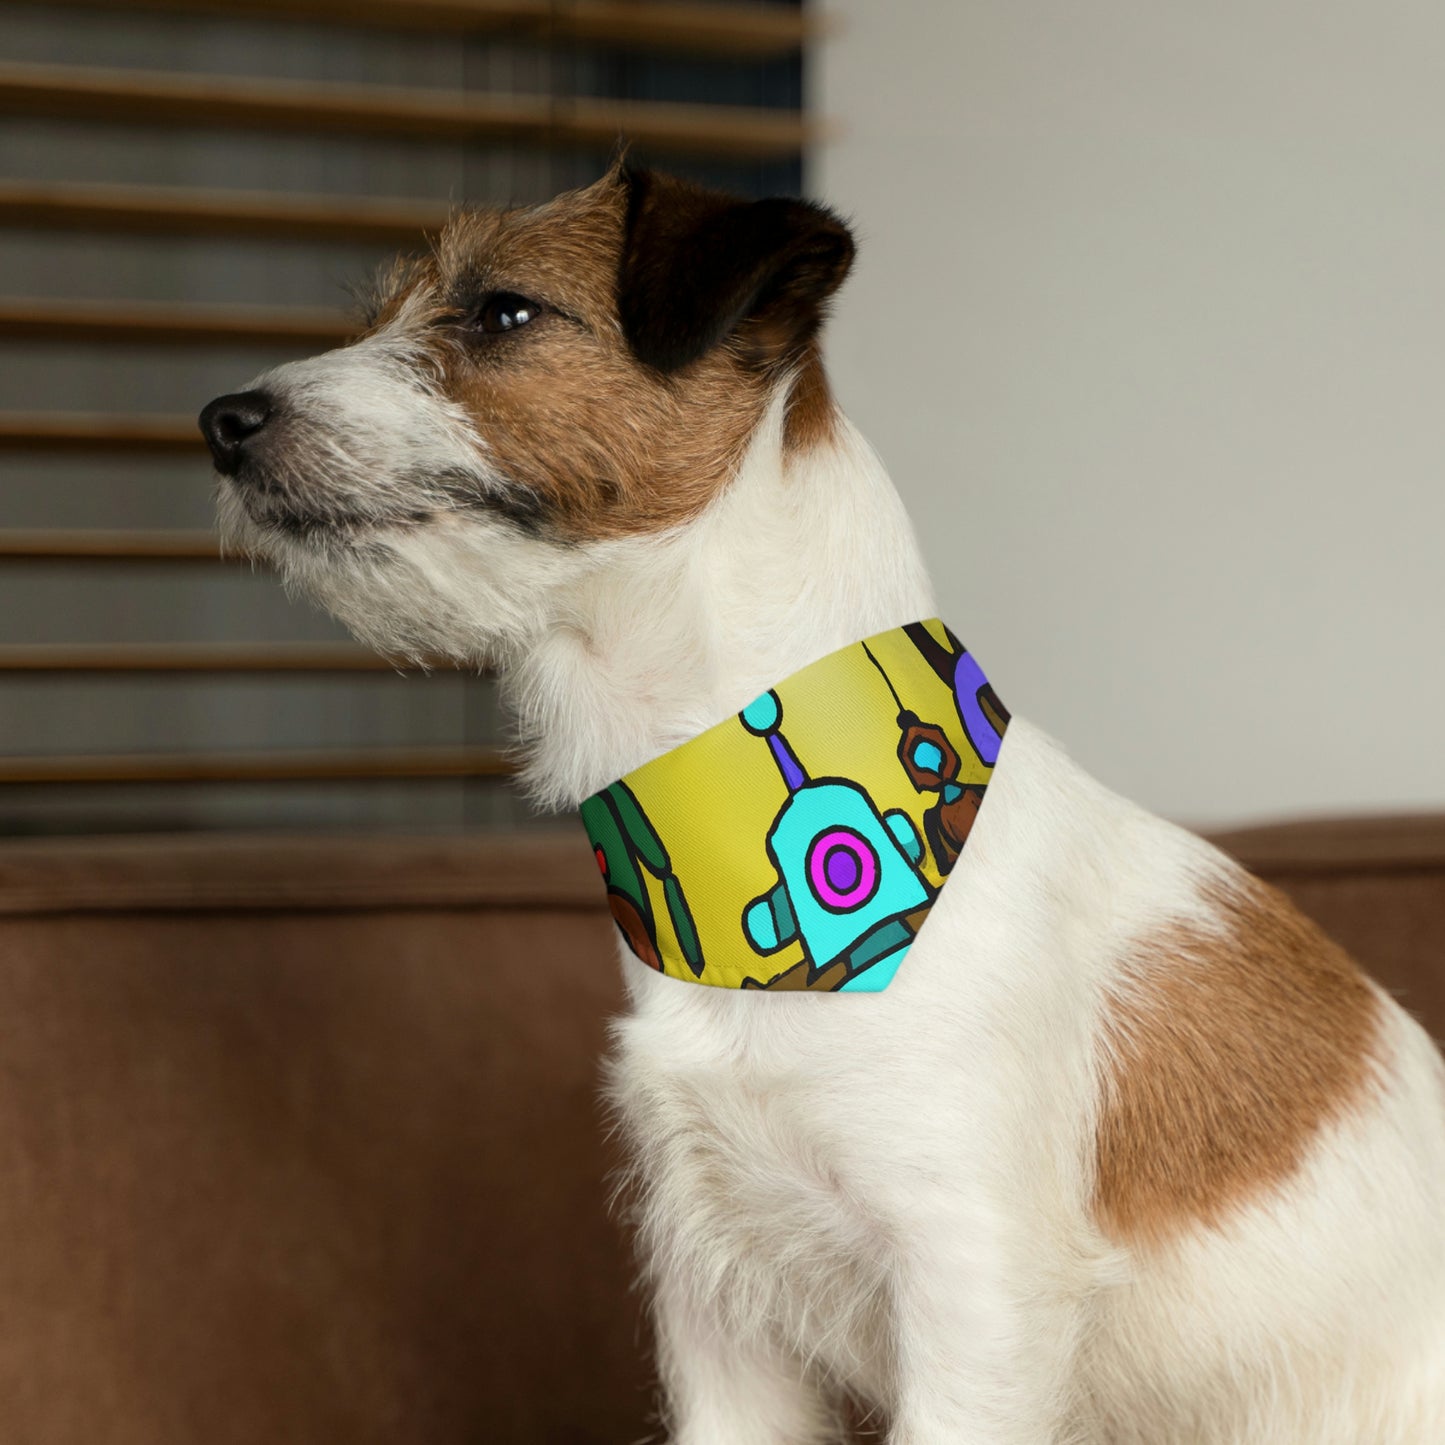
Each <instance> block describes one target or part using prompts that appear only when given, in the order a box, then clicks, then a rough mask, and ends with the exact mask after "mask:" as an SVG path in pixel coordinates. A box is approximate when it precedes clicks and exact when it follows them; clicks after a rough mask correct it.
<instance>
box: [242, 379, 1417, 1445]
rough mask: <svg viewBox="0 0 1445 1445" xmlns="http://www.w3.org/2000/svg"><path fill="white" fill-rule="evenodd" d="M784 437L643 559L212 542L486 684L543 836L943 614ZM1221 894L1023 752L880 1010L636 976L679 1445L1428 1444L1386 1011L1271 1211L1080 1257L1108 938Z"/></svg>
mask: <svg viewBox="0 0 1445 1445" xmlns="http://www.w3.org/2000/svg"><path fill="white" fill-rule="evenodd" d="M323 361H324V359H323ZM320 364H321V363H317V364H316V365H320ZM291 376H293V377H296V378H298V379H299V380H307V384H310V383H311V381H314V377H311V378H310V379H309V380H308V374H305V373H291ZM288 383H289V378H288V369H283V370H282V371H281V372H280V373H278V374H277V375H276V377H274V378H273V379H272V384H273V385H274V386H277V387H280V388H284V387H285V386H286V385H288ZM418 395H422V396H423V398H424V397H425V388H422V389H421V391H420V392H418ZM403 404H405V405H408V406H409V405H412V404H413V397H411V396H406V397H404V399H403ZM425 404H427V405H430V404H431V403H430V402H425ZM781 415H782V413H781V395H780V396H779V398H778V399H777V401H776V403H775V405H774V406H773V407H772V408H771V409H770V411H769V413H768V415H767V418H766V419H765V421H764V422H763V424H762V425H761V427H760V428H759V430H758V433H757V435H756V437H755V439H754V442H753V445H752V448H751V450H750V452H749V453H748V456H747V458H746V460H745V462H744V464H743V465H742V467H741V469H740V471H739V474H738V475H737V477H736V478H735V479H734V481H733V482H732V483H731V485H730V486H729V487H728V489H727V490H725V491H724V492H723V494H722V495H721V496H720V497H719V498H718V499H717V501H716V502H715V504H714V505H713V506H712V507H711V508H710V509H709V510H708V511H707V512H706V513H705V514H704V515H702V516H701V517H700V518H699V519H697V520H696V521H695V522H693V523H691V524H689V525H688V526H686V527H683V528H680V529H678V530H677V531H676V532H674V533H672V534H669V535H666V536H663V537H660V538H659V537H648V538H644V539H638V540H629V541H612V542H606V543H599V544H595V545H590V546H574V547H561V546H556V545H553V544H550V543H547V542H545V541H542V540H538V539H536V538H531V537H526V536H522V535H519V534H517V533H516V532H515V531H514V530H509V529H508V528H506V527H505V526H502V525H499V524H497V523H495V522H491V521H488V520H487V519H486V518H485V517H478V516H475V515H455V516H452V515H443V516H441V517H440V518H439V519H438V520H437V521H436V523H435V524H434V525H430V526H427V527H422V528H418V529H414V530H410V531H408V530H404V529H402V530H397V531H395V532H394V533H392V532H388V531H386V530H385V529H383V531H382V532H381V534H380V536H379V538H377V539H375V540H376V544H377V545H375V546H371V547H370V548H369V550H368V549H363V550H362V551H360V552H357V551H354V550H349V549H348V548H334V549H331V550H328V549H327V548H326V547H324V546H321V545H318V544H317V543H315V542H314V541H306V542H303V541H293V540H286V539H281V538H275V537H270V538H258V536H257V534H256V533H255V531H254V529H248V525H247V523H246V522H245V519H244V518H240V519H238V518H236V517H233V518H232V522H233V525H235V526H236V527H237V529H238V530H239V531H240V533H241V535H242V540H243V541H248V542H249V543H250V544H252V545H258V544H263V545H264V546H265V547H266V548H267V549H268V550H270V551H271V553H272V555H274V556H275V557H276V559H277V560H278V561H279V562H280V563H281V564H282V565H283V567H285V568H286V569H287V570H288V572H289V573H290V575H291V576H292V577H293V578H294V579H295V580H297V581H298V582H299V583H300V585H302V586H305V587H306V588H308V590H311V591H313V592H315V593H317V594H318V595H319V596H321V597H322V598H323V599H324V600H325V601H326V602H327V603H328V605H330V606H332V607H333V608H334V609H335V610H336V611H337V613H338V614H339V615H340V616H342V617H343V618H345V619H346V620H347V621H349V622H350V623H351V624H352V625H353V626H354V627H356V628H357V630H358V631H359V632H361V633H362V635H363V636H366V637H368V638H369V639H371V640H372V641H375V642H379V643H380V644H381V645H383V646H386V647H388V648H391V649H393V650H395V649H400V650H412V651H421V652H428V651H446V652H450V653H452V654H453V655H455V656H458V657H461V658H467V659H477V658H482V657H492V658H498V659H500V660H501V662H502V664H503V666H504V685H505V687H506V690H507V693H508V695H509V697H510V699H511V701H512V704H513V707H514V708H515V711H516V714H517V717H518V720H519V725H520V729H521V735H522V738H523V741H524V745H525V747H526V748H527V777H528V780H529V782H530V784H531V786H532V788H533V789H534V790H535V792H536V793H537V794H538V795H539V796H540V797H541V798H543V799H544V800H546V801H547V802H549V803H552V804H555V805H570V804H575V803H576V802H578V801H579V800H580V799H582V798H583V797H585V796H586V795H588V794H589V793H591V792H592V791H594V790H595V789H596V788H598V787H600V786H602V785H604V784H605V783H607V782H608V781H610V780H611V779H613V778H614V777H617V776H619V775H620V774H622V773H624V772H626V771H627V770H628V769H630V768H632V767H634V766H636V765H637V764H639V763H641V762H643V761H645V760H646V759H648V758H650V757H652V756H654V755H656V754H657V753H660V752H662V751H664V750H666V749H667V748H669V747H671V746H673V745H674V744H676V743H678V742H680V741H682V740H684V739H686V738H688V737H690V736H692V735H693V734H695V733H696V732H698V731H700V730H701V729H703V728H705V727H707V726H709V725H710V724H712V723H714V722H717V721H718V720H719V719H721V718H724V717H726V716H727V715H728V714H730V713H732V712H734V711H736V710H737V709H738V708H739V707H741V706H742V705H743V704H745V703H746V702H747V701H748V700H749V699H751V698H752V697H754V696H755V695H756V694H757V693H759V692H760V691H761V690H763V689H764V688H765V687H768V686H770V685H771V684H773V683H775V682H776V681H778V680H779V679H780V678H783V677H785V676H787V675H788V674H789V673H791V672H793V671H795V670H796V669H797V668H798V667H800V666H802V665H803V664H805V663H807V662H809V661H811V660H812V659H814V658H816V657H819V656H822V655H823V654H825V653H827V652H830V651H832V650H834V649H835V648H837V647H840V646H843V645H845V644H847V643H849V642H851V641H854V640H856V639H857V638H860V637H863V636H866V635H868V634H870V633H873V632H877V631H879V630H881V629H885V628H888V627H892V626H895V625H898V624H901V623H904V622H908V621H912V620H914V619H916V618H921V617H928V616H930V615H932V613H933V610H934V609H933V602H932V598H931V594H930V590H929V584H928V581H927V579H926V576H925V573H924V569H923V566H922V564H921V561H920V559H919V556H918V551H917V547H916V545H915V542H914V539H913V536H912V534H911V531H910V529H909V525H908V522H907V519H906V517H905V516H904V513H903V511H902V509H901V506H900V504H899V502H898V499H897V497H896V495H895V494H894V492H893V489H892V487H891V485H890V484H889V482H888V479H887V477H886V475H885V474H884V471H883V469H882V467H881V465H880V464H879V462H878V460H877V458H876V457H875V456H874V454H873V453H872V452H871V451H870V450H869V448H868V447H867V445H866V443H864V442H863V441H862V439H861V438H860V437H858V435H857V434H856V433H855V432H854V431H853V430H852V429H851V428H849V427H848V426H847V425H846V424H844V425H843V426H842V427H841V429H840V431H839V434H838V436H837V438H836V440H835V442H834V443H831V444H829V445H826V446H823V447H820V448H818V449H817V450H814V451H812V452H808V453H804V454H802V455H799V456H796V457H793V458H791V459H787V456H786V453H785V449H784V447H783V445H782V428H781ZM448 425H451V423H450V422H449V423H448ZM959 525H960V526H962V525H963V523H962V520H961V519H960V521H959ZM950 620H951V621H952V622H953V625H954V626H955V627H958V628H961V629H963V635H964V637H965V639H966V640H971V639H973V638H974V636H975V633H974V632H972V631H970V630H968V628H969V619H966V618H964V619H950ZM986 621H987V620H986V619H983V620H982V621H981V622H980V623H979V624H978V625H981V626H984V627H985V628H986ZM981 641H983V642H984V643H985V647H984V649H983V650H984V654H985V656H986V655H987V654H986V637H985V638H982V639H981ZM1181 761H1182V760H1181ZM1231 872H1232V865H1231V864H1229V863H1227V862H1226V861H1225V860H1224V859H1223V858H1222V857H1221V856H1220V855H1218V854H1217V853H1216V852H1215V851H1214V850H1213V849H1212V848H1210V847H1209V846H1207V845H1206V844H1204V843H1202V842H1201V841H1200V840H1198V839H1197V838H1195V837H1193V836H1191V835H1189V834H1187V833H1184V832H1182V831H1181V830H1179V829H1176V828H1174V827H1171V826H1170V825H1168V824H1166V823H1164V822H1161V821H1160V820H1158V819H1155V818H1153V817H1150V816H1149V815H1147V814H1145V813H1143V812H1142V811H1140V810H1139V809H1137V808H1135V807H1133V806H1131V805H1130V804H1128V803H1126V802H1124V801H1123V800H1121V799H1119V798H1117V797H1115V796H1113V795H1112V794H1110V793H1109V792H1107V791H1106V790H1105V789H1103V788H1102V787H1100V786H1099V785H1098V784H1096V783H1095V782H1093V781H1092V780H1091V779H1089V778H1088V777H1087V776H1086V775H1084V774H1083V773H1082V772H1080V770H1079V769H1078V768H1076V767H1075V766H1074V765H1073V764H1072V763H1071V762H1070V761H1069V760H1068V758H1067V757H1065V756H1064V754H1063V753H1062V752H1061V751H1060V750H1059V749H1058V748H1057V747H1056V746H1055V745H1054V744H1052V743H1051V742H1050V741H1049V740H1048V739H1047V738H1045V737H1044V736H1043V735H1042V734H1041V733H1039V732H1038V731H1037V730H1035V729H1034V728H1032V727H1031V726H1030V725H1029V724H1028V723H1027V722H1025V721H1021V720H1017V719H1016V720H1015V721H1014V723H1013V724H1012V726H1011V727H1010V729H1009V731H1008V734H1007V737H1006V739H1005V742H1004V747H1003V751H1002V754H1001V757H1000V760H999V765H998V769H997V771H996V773H995V775H994V779H993V782H992V783H991V785H990V788H989V792H988V797H987V800H986V803H985V805H984V807H983V809H982V811H981V813H980V816H979V819H978V822H977V823H976V825H975V827H974V830H973V832H972V834H971V836H970V839H969V842H968V846H967V848H966V849H965V851H964V853H963V856H962V859H961V861H960V863H959V865H958V866H957V868H956V869H955V871H954V873H953V875H952V877H951V878H950V880H949V882H948V884H947V886H946V887H945V888H944V890H943V893H942V895H941V898H940V900H939V902H938V903H937V905H936V906H935V908H934V910H933V913H932V915H931V916H930V918H929V921H928V924H927V927H926V928H925V929H924V930H923V932H922V934H921V936H920V937H919V939H918V941H917V942H916V943H915V944H914V946H913V948H912V950H911V951H910V953H909V956H908V959H907V960H906V962H905V964H904V966H903V968H902V969H901V970H900V972H899V974H898V977H897V979H896V981H895V982H894V983H893V985H892V986H891V987H890V988H889V989H888V990H887V991H886V992H884V993H882V994H878V995H857V996H826V997H817V996H810V995H798V994H778V995H771V994H770V995H766V996H759V995H757V994H753V993H743V992H735V991H730V990H721V989H709V988H699V987H689V986H686V985H683V984H679V983H677V982H675V981H673V980H670V979H667V978H664V977H661V976H660V975H658V974H656V973H654V972H653V971H651V970H650V969H648V968H646V967H644V966H643V965H642V964H640V963H638V962H637V961H636V960H635V959H633V958H632V957H631V955H630V954H624V956H623V967H624V969H625V970H626V975H627V982H628V986H629V990H630V993H631V1000H632V1008H631V1012H630V1013H629V1014H628V1016H627V1017H625V1018H624V1019H622V1020H621V1021H620V1022H619V1023H618V1024H617V1026H616V1052H615V1060H614V1063H613V1073H612V1095H613V1098H614V1100H615V1102H616V1105H617V1108H618V1110H619V1113H620V1116H621V1119H622V1121H623V1124H624V1126H625V1129H626V1132H627V1134H628V1137H629V1138H630V1140H631V1142H632V1145H633V1148H634V1151H635V1159H636V1174H637V1182H638V1185H639V1191H640V1194H639V1197H640V1204H639V1223H640V1227H641V1238H642V1241H643V1246H644V1254H645V1258H646V1262H647V1271H648V1275H649V1277H650V1280H651V1282H652V1286H653V1289H654V1293H655V1299H656V1307H657V1325H658V1334H659V1344H660V1359H661V1365H662V1370H663V1376H664V1383H665V1387H666V1393H667V1398H668V1402H669V1404H668V1414H669V1419H670V1423H671V1428H672V1431H673V1438H674V1440H675V1441H676V1442H678V1445H806V1442H814V1441H817V1442H821V1441H824V1440H831V1439H834V1438H836V1434H835V1425H834V1422H835V1411H836V1406H837V1402H838V1399H839V1397H840V1395H841V1394H842V1393H843V1392H845V1391H847V1392H851V1393H853V1394H855V1395H857V1396H859V1397H861V1398H863V1399H865V1400H868V1401H871V1402H874V1403H876V1404H877V1405H878V1406H879V1407H880V1409H881V1410H882V1411H883V1412H884V1414H885V1415H886V1418H887V1419H888V1420H889V1422H890V1426H889V1428H890V1435H889V1439H890V1441H892V1442H893V1445H961V1442H966V1445H1106V1442H1107V1445H1426V1442H1431V1441H1435V1440H1440V1439H1445V1229H1442V1222H1445V1108H1442V1080H1441V1065H1440V1061H1439V1058H1438V1056H1437V1055H1436V1054H1435V1051H1434V1049H1433V1047H1432V1046H1431V1045H1430V1043H1429V1042H1428V1040H1426V1039H1425V1037H1424V1035H1423V1034H1422V1032H1421V1031H1420V1030H1419V1028H1418V1027H1417V1026H1415V1025H1414V1024H1413V1023H1412V1022H1411V1021H1410V1020H1408V1019H1407V1018H1406V1017H1405V1015H1404V1014H1403V1013H1401V1012H1400V1011H1399V1010H1398V1009H1397V1008H1395V1006H1394V1005H1393V1004H1392V1003H1390V1002H1389V1001H1388V1000H1385V1001H1384V1002H1383V1007H1384V1008H1385V1010H1386V1015H1387V1019H1388V1027H1387V1031H1386V1034H1387V1037H1386V1049H1385V1053H1384V1058H1383V1063H1382V1066H1381V1077H1382V1085H1381V1088H1380V1091H1379V1094H1378V1097H1375V1098H1373V1099H1371V1100H1370V1101H1369V1102H1368V1103H1367V1105H1366V1107H1365V1109H1364V1111H1363V1113H1356V1114H1353V1115H1351V1116H1350V1117H1349V1118H1348V1119H1346V1120H1345V1121H1344V1122H1342V1123H1340V1124H1338V1125H1335V1126H1332V1127H1331V1128H1329V1129H1328V1130H1327V1131H1325V1132H1323V1133H1322V1134H1321V1136H1320V1137H1319V1138H1318V1140H1317V1141H1316V1142H1315V1144H1314V1146H1313V1148H1312V1150H1311V1153H1310V1156H1309V1158H1308V1161H1307V1163H1306V1166H1305V1167H1304V1168H1303V1169H1302V1170H1301V1171H1300V1172H1299V1174H1298V1176H1297V1177H1296V1178H1295V1179H1293V1180H1292V1181H1291V1182H1290V1184H1289V1185H1288V1187H1287V1188H1285V1189H1283V1190H1282V1191H1279V1192H1277V1193H1274V1194H1272V1195H1269V1196H1266V1197H1262V1198H1260V1199H1258V1200H1256V1201H1255V1202H1253V1203H1252V1204H1249V1205H1247V1206H1245V1207H1243V1208H1242V1209H1241V1210H1240V1211H1239V1212H1238V1214H1237V1215H1236V1216H1235V1217H1234V1218H1233V1219H1232V1220H1231V1221H1230V1222H1229V1223H1228V1225H1227V1226H1226V1227H1225V1228H1224V1229H1222V1230H1220V1231H1217V1232H1214V1231H1209V1230H1206V1229H1204V1228H1203V1227H1200V1228H1198V1229H1196V1230H1194V1231H1192V1232H1187V1233H1186V1234H1185V1235H1184V1236H1183V1237H1182V1238H1181V1239H1180V1240H1179V1242H1178V1244H1177V1245H1176V1246H1175V1247H1173V1248H1172V1249H1168V1250H1165V1251H1163V1252H1160V1253H1155V1254H1140V1253H1135V1252H1132V1251H1129V1250H1125V1249H1123V1248H1121V1247H1119V1246H1116V1245H1114V1244H1111V1243H1110V1242H1109V1240H1107V1239H1106V1238H1105V1237H1104V1236H1103V1235H1102V1234H1101V1233H1100V1232H1099V1229H1098V1227H1097V1226H1096V1224H1095V1222H1094V1219H1093V1216H1092V1214H1091V1210H1090V1198H1091V1191H1092V1186H1093V1175H1092V1170H1093V1153H1092V1148H1093V1129H1094V1122H1095V1118H1096V1113H1097V1108H1098V1098H1099V1074H1100V1067H1101V1063H1102V1061H1103V1060H1102V1045H1101V1042H1100V1038H1101V1029H1100V1017H1101V1010H1102V1007H1103V1002H1104V1000H1105V998H1106V997H1107V995H1108V993H1109V990H1110V988H1111V985H1113V984H1116V983H1117V982H1118V980H1119V977H1120V969H1121V959H1122V958H1123V956H1124V955H1125V954H1126V953H1127V951H1128V948H1129V945H1130V943H1131V941H1132V940H1135V939H1137V938H1140V937H1142V936H1144V935H1146V934H1148V933H1149V931H1150V930H1151V929H1154V928H1156V927H1158V926H1160V925H1162V924H1165V923H1167V922H1169V921H1171V920H1178V919H1181V918H1185V919H1188V918H1194V919H1198V920H1201V921H1205V922H1207V920H1208V907H1207V904H1206V903H1205V901H1204V897H1205V886H1206V885H1213V886H1214V887H1215V888H1217V887H1218V885H1219V884H1220V883H1221V881H1223V882H1224V883H1225V884H1226V886H1227V882H1228V879H1229V877H1230V875H1231Z"/></svg>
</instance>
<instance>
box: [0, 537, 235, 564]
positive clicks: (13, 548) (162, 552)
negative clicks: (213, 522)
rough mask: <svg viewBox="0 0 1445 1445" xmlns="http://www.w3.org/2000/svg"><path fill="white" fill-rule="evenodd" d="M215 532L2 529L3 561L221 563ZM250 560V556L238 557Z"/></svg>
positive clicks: (1, 546) (1, 556) (0, 542)
mask: <svg viewBox="0 0 1445 1445" xmlns="http://www.w3.org/2000/svg"><path fill="white" fill-rule="evenodd" d="M221 560H222V558H221V551H220V545H219V543H218V542H217V541H216V538H215V535H214V534H213V533H211V532H181V531H165V532H111V531H93V532H86V531H55V532H45V531H0V561H9V562H219V561H221ZM234 560H237V561H246V560H248V559H246V558H236V559H234Z"/></svg>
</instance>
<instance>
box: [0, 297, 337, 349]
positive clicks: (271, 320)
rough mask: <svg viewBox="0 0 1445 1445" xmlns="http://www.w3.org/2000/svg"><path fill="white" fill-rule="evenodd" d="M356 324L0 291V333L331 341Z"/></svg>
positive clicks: (321, 314) (312, 314)
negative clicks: (11, 294) (35, 296)
mask: <svg viewBox="0 0 1445 1445" xmlns="http://www.w3.org/2000/svg"><path fill="white" fill-rule="evenodd" d="M356 329H357V328H356V323H355V322H354V321H352V319H351V318H350V317H349V316H347V315H346V314H345V313H344V312H340V311H327V310H322V309H320V308H311V307H300V306H294V307H287V308H285V309H284V310H268V309H263V308H262V307H259V306H190V305H185V304H180V303H173V302H161V301H147V302H140V301H68V300H51V299H48V298H47V299H45V300H30V299H28V298H23V297H13V298H12V297H4V298H0V337H3V338H6V339H8V340H13V341H103V342H142V343H146V344H160V345H178V346H187V345H207V346H209V345H218V344H219V345H230V346H283V347H292V346H294V347H330V346H336V345H338V344H339V343H340V342H342V341H345V340H346V339H347V337H349V336H352V335H354V334H355V333H356Z"/></svg>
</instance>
